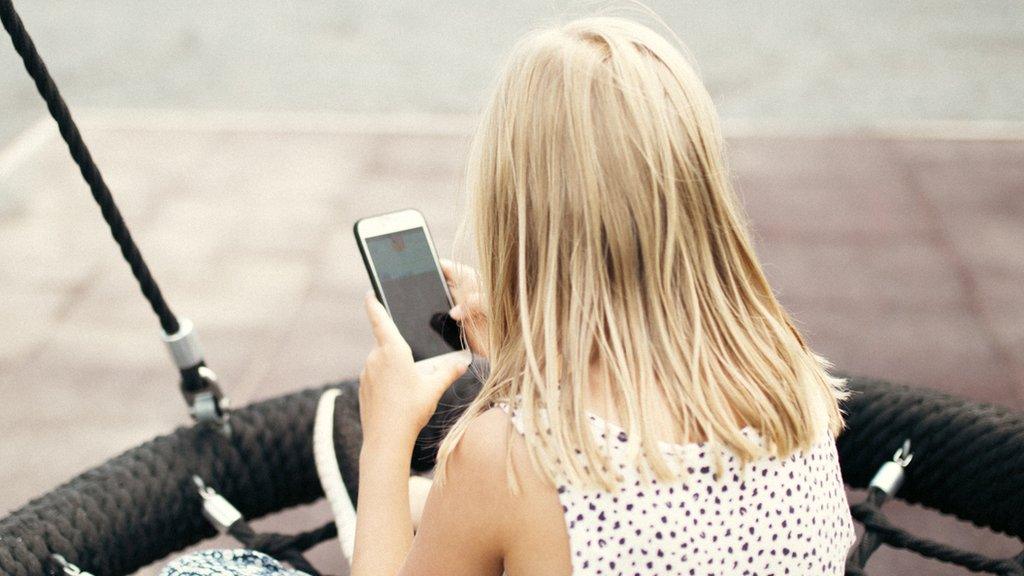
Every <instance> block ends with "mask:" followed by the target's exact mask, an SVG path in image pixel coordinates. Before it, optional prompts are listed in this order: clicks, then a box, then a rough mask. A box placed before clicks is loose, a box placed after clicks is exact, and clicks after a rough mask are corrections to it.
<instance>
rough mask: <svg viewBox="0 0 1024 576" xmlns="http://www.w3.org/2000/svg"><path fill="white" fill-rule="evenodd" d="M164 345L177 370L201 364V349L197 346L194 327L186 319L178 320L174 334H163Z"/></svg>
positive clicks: (197, 338) (197, 339)
mask: <svg viewBox="0 0 1024 576" xmlns="http://www.w3.org/2000/svg"><path fill="white" fill-rule="evenodd" d="M162 339H163V341H164V344H167V349H168V350H169V351H170V353H171V360H173V361H174V365H175V366H177V367H178V370H185V369H188V368H192V367H193V366H195V365H197V364H200V363H202V361H203V349H202V347H200V346H199V337H198V336H196V330H195V325H193V324H192V321H191V320H189V319H188V318H181V319H180V320H178V331H177V332H175V333H174V334H167V333H166V332H165V333H164V335H163V337H162Z"/></svg>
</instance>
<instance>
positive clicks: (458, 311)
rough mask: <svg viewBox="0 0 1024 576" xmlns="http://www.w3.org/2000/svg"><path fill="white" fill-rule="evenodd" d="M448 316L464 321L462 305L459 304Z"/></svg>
mask: <svg viewBox="0 0 1024 576" xmlns="http://www.w3.org/2000/svg"><path fill="white" fill-rule="evenodd" d="M448 315H449V316H451V317H452V318H454V319H456V320H461V319H462V305H461V304H458V305H456V306H454V307H453V308H452V309H451V310H449V311H448Z"/></svg>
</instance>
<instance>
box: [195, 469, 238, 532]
mask: <svg viewBox="0 0 1024 576" xmlns="http://www.w3.org/2000/svg"><path fill="white" fill-rule="evenodd" d="M192 482H193V483H194V484H195V485H196V489H197V490H198V491H199V495H200V496H202V497H203V517H204V518H206V520H207V522H209V523H210V524H213V525H214V527H216V528H217V531H218V532H220V533H221V534H224V533H226V532H227V531H228V528H230V527H231V525H232V524H234V523H235V522H238V521H239V520H241V519H242V513H241V512H239V511H238V508H235V507H234V506H233V505H232V504H231V502H228V499H227V498H225V497H223V496H221V495H220V494H218V493H217V491H216V490H214V489H213V488H210V487H209V486H207V485H206V483H205V482H203V479H202V478H200V477H199V476H192Z"/></svg>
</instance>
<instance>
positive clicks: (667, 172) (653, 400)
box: [439, 17, 843, 489]
mask: <svg viewBox="0 0 1024 576" xmlns="http://www.w3.org/2000/svg"><path fill="white" fill-rule="evenodd" d="M467 185H468V187H469V190H470V193H471V197H472V202H473V205H474V208H473V214H474V215H475V224H476V235H477V249H478V254H479V260H480V266H481V280H482V287H483V290H484V293H485V296H486V299H487V301H488V303H489V318H488V320H489V328H488V330H487V343H488V350H489V356H490V363H491V372H490V375H489V376H488V377H487V379H486V381H485V383H484V385H483V389H482V391H481V393H480V395H479V397H477V398H476V400H475V401H474V402H473V403H472V404H471V406H470V407H469V409H468V410H467V412H466V413H465V415H464V416H463V417H462V418H461V419H460V420H459V421H458V422H457V423H456V425H455V426H454V427H453V429H452V431H451V432H450V433H449V435H448V437H447V438H446V439H445V441H444V442H443V444H442V446H441V449H440V463H441V465H440V466H439V478H440V479H441V480H443V478H444V471H445V462H446V460H447V457H448V456H449V455H450V454H451V451H452V450H453V449H454V447H455V446H456V444H457V443H458V442H459V439H460V438H461V437H462V435H463V434H464V432H465V430H466V428H467V427H468V426H469V423H470V422H471V420H472V419H473V418H474V417H476V416H477V415H479V414H480V413H482V412H483V411H485V410H487V409H488V408H490V407H492V406H493V405H495V404H497V403H509V404H511V405H512V406H514V407H515V409H516V410H518V411H519V413H520V414H521V415H522V418H523V422H524V436H525V439H526V446H527V450H528V452H529V455H530V460H531V461H532V462H533V464H534V466H535V467H536V468H537V469H538V470H539V471H541V473H542V474H544V475H545V476H546V477H547V478H549V479H551V480H554V479H556V478H558V479H562V480H563V481H568V482H572V483H577V484H582V485H588V486H593V485H600V486H603V487H605V488H607V489H610V488H612V487H614V486H615V485H616V484H617V481H618V479H617V478H616V475H615V474H614V472H613V471H612V470H610V468H611V467H610V466H607V462H606V461H605V458H606V452H605V451H603V450H602V449H601V446H600V445H599V442H598V441H597V440H596V439H595V438H594V436H593V434H592V428H591V426H590V423H589V422H588V411H587V406H586V405H585V402H584V400H585V398H586V397H587V391H588V387H591V386H592V385H593V382H594V381H595V380H594V379H593V376H594V374H593V370H592V367H591V365H592V363H593V362H595V361H596V362H597V363H598V364H599V365H600V366H601V368H602V372H603V374H606V375H607V377H606V378H603V379H601V380H597V382H599V385H600V386H603V389H601V390H600V393H601V394H602V395H603V397H604V398H605V399H606V402H608V405H609V407H611V408H612V409H613V411H614V414H616V415H617V416H618V418H619V422H620V424H621V426H622V427H623V428H624V429H625V431H626V432H627V434H628V438H629V442H630V443H631V445H632V448H633V455H634V457H635V458H636V461H637V463H638V465H640V466H641V468H642V469H644V470H649V471H653V474H654V476H655V477H656V478H658V479H670V478H675V477H677V476H678V475H679V474H680V471H679V470H680V469H678V468H674V467H672V466H670V463H669V461H668V459H667V458H666V455H665V454H664V453H663V452H662V451H661V450H659V449H658V437H657V434H658V430H656V428H655V424H654V422H655V421H656V419H655V418H652V417H651V415H652V414H654V411H655V410H667V411H668V413H669V414H671V417H672V418H673V420H674V421H675V422H676V423H678V425H679V431H680V433H681V437H682V438H683V439H684V440H686V439H700V440H701V441H706V442H707V443H708V444H709V445H711V446H714V447H717V448H721V449H725V450H729V451H730V452H732V453H733V454H735V455H737V456H738V457H740V458H741V459H743V460H745V461H746V460H751V459H755V458H758V457H762V456H765V455H777V456H785V455H788V454H789V453H791V452H793V451H796V450H798V449H803V448H807V447H809V446H810V445H811V444H812V443H813V442H814V441H815V440H816V439H818V438H819V436H818V435H819V434H823V433H824V430H823V426H822V422H823V421H824V420H825V419H826V418H827V425H828V426H829V428H830V430H831V431H832V433H837V432H838V430H839V429H840V427H841V425H842V418H841V414H840V411H839V408H838V404H837V401H836V399H837V397H839V396H841V395H842V387H843V382H842V381H841V380H838V379H835V378H833V377H831V376H830V375H829V374H828V373H827V371H826V369H827V368H828V365H827V364H826V363H825V361H824V360H823V359H822V358H820V357H818V356H816V355H815V354H813V353H812V352H811V351H810V350H809V349H808V348H807V346H806V345H805V344H804V342H803V340H802V339H801V337H800V335H799V333H798V332H797V330H796V328H795V327H794V326H793V323H792V322H791V320H790V318H789V316H788V315H787V313H786V312H785V311H784V310H783V309H782V307H781V306H780V304H779V302H778V301H777V300H776V298H775V296H774V295H773V293H772V291H771V289H770V288H769V286H768V282H767V280H766V279H765V276H764V273H763V271H762V270H761V267H760V265H759V264H758V261H757V259H756V258H755V256H754V251H753V248H752V246H751V241H750V238H749V235H748V232H747V227H746V223H745V220H744V216H743V214H742V211H741V208H740V206H739V203H738V201H737V199H736V197H735V195H734V192H733V190H732V189H731V187H730V184H729V180H728V178H727V176H726V169H725V165H724V159H723V152H722V141H721V136H720V134H719V128H718V121H717V117H716V114H715V111H714V108H713V106H712V103H711V99H710V96H709V95H708V93H707V92H706V90H705V88H704V86H703V84H702V83H701V81H700V79H699V78H698V76H697V73H696V72H695V70H694V69H693V68H692V67H691V66H690V64H689V63H687V61H686V60H685V58H684V57H683V56H682V54H681V53H680V51H679V50H678V49H677V48H675V47H674V46H673V45H672V44H670V43H669V42H668V41H666V40H665V39H664V38H662V37H661V36H660V35H658V34H657V33H655V32H654V31H652V30H651V29H649V28H647V27H645V26H643V25H641V24H638V23H636V22H633V21H630V20H625V19H621V18H614V17H596V18H587V19H581V20H576V21H573V22H571V23H569V24H566V25H564V26H560V27H556V28H551V29H545V30H539V31H536V32H533V33H530V34H529V35H527V36H526V37H525V38H523V39H522V40H521V41H520V42H519V43H518V44H517V45H516V47H515V49H514V51H513V53H512V55H511V57H510V60H509V62H508V64H507V66H506V69H505V71H504V73H503V74H502V75H501V77H500V81H499V86H498V88H497V90H496V91H495V93H494V96H493V99H492V101H491V102H490V105H489V106H488V108H487V110H486V112H485V114H484V117H483V120H482V122H481V124H480V127H479V129H478V131H477V134H476V136H475V138H474V143H473V145H472V149H471V158H470V163H469V171H468V177H467ZM820 406H824V407H825V410H824V411H822V410H821V409H820V408H819V407H820ZM826 414H827V416H826ZM744 425H749V426H751V427H752V428H754V429H755V430H757V431H758V432H759V433H760V435H761V437H762V439H763V442H761V443H758V442H755V441H753V440H752V439H751V438H750V437H749V436H748V435H745V434H744V433H743V430H742V429H743V427H744ZM509 433H510V434H511V433H512V431H511V430H510V432H509ZM510 468H511V467H510ZM513 484H514V479H513Z"/></svg>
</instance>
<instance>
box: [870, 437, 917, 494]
mask: <svg viewBox="0 0 1024 576" xmlns="http://www.w3.org/2000/svg"><path fill="white" fill-rule="evenodd" d="M913 459H914V455H913V454H912V453H911V452H910V439H909V438H907V439H906V440H904V441H903V446H901V447H900V448H899V449H897V450H896V453H895V454H893V455H892V460H890V461H888V462H886V463H885V464H882V467H881V468H879V469H878V472H875V476H874V478H872V479H871V482H869V483H868V486H869V487H874V488H878V489H879V490H881V491H882V492H885V493H886V495H888V496H893V495H895V494H896V492H898V491H899V489H900V487H901V486H903V479H904V478H905V477H906V471H905V470H906V468H907V466H908V465H909V464H910V461H911V460H913Z"/></svg>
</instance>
